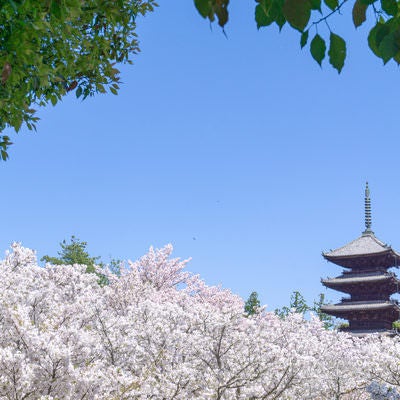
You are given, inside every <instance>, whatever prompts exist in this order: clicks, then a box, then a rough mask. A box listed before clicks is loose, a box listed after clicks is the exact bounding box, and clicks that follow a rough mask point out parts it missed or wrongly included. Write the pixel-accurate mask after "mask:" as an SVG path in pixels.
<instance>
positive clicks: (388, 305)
mask: <svg viewBox="0 0 400 400" xmlns="http://www.w3.org/2000/svg"><path fill="white" fill-rule="evenodd" d="M395 308H397V309H398V310H400V307H399V306H398V304H397V303H396V302H395V301H383V300H382V301H379V300H378V301H346V302H344V303H339V304H326V305H324V306H322V307H321V311H322V312H326V313H328V314H329V313H335V314H342V313H347V312H352V311H375V310H384V309H395Z"/></svg>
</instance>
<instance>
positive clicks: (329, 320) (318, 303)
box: [310, 293, 336, 329]
mask: <svg viewBox="0 0 400 400" xmlns="http://www.w3.org/2000/svg"><path fill="white" fill-rule="evenodd" d="M324 304H326V302H325V295H324V294H323V293H320V294H319V296H318V300H314V304H313V306H312V308H311V309H310V310H311V311H312V312H313V313H315V314H316V315H317V316H318V318H319V320H320V321H322V322H323V323H324V327H325V329H333V328H335V327H336V324H335V318H334V317H332V316H331V315H328V314H325V313H323V312H322V311H321V307H322V306H323V305H324Z"/></svg>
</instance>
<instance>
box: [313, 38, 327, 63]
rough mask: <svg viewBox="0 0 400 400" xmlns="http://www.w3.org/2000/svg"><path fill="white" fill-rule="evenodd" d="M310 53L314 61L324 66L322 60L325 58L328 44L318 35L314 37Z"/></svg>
mask: <svg viewBox="0 0 400 400" xmlns="http://www.w3.org/2000/svg"><path fill="white" fill-rule="evenodd" d="M310 52H311V55H312V57H313V59H314V60H315V61H316V62H317V63H318V64H319V65H321V64H322V60H323V59H324V58H325V52H326V44H325V40H324V39H322V37H321V36H319V35H318V33H317V34H316V35H315V36H314V38H313V40H312V41H311V44H310Z"/></svg>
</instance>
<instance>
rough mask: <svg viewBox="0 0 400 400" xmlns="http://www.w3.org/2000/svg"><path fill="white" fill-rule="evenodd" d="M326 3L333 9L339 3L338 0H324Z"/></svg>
mask: <svg viewBox="0 0 400 400" xmlns="http://www.w3.org/2000/svg"><path fill="white" fill-rule="evenodd" d="M324 3H325V4H326V5H327V6H328V7H329V8H330V9H331V10H335V9H336V7H337V6H338V5H339V2H338V0H324Z"/></svg>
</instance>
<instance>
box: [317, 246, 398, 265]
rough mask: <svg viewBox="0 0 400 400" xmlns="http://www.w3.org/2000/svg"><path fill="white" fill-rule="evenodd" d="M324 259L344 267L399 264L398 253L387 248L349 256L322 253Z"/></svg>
mask: <svg viewBox="0 0 400 400" xmlns="http://www.w3.org/2000/svg"><path fill="white" fill-rule="evenodd" d="M322 255H323V257H324V258H325V260H328V261H330V262H332V263H334V264H336V265H339V266H341V267H344V268H360V269H361V268H362V269H368V268H377V267H379V268H386V269H387V268H390V267H397V266H399V265H400V255H399V254H398V253H396V252H395V251H393V250H392V249H388V250H387V251H382V252H379V253H372V254H371V253H370V254H361V255H360V254H359V255H349V256H346V255H344V256H333V255H328V254H326V253H323V254H322Z"/></svg>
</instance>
